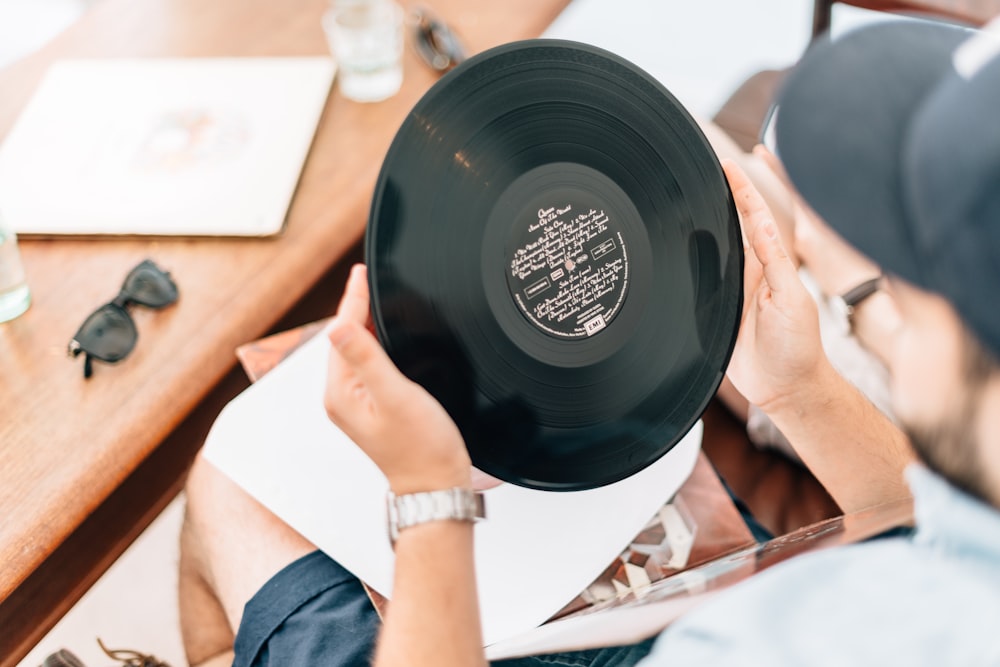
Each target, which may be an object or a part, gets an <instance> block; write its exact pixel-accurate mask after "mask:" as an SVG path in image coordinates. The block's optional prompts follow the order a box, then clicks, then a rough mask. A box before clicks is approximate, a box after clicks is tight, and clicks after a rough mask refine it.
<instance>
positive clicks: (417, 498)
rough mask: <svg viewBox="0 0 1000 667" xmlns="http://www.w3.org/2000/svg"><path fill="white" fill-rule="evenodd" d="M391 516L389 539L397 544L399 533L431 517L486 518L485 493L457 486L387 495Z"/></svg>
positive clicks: (471, 520)
mask: <svg viewBox="0 0 1000 667" xmlns="http://www.w3.org/2000/svg"><path fill="white" fill-rule="evenodd" d="M386 509H387V510H388V511H387V515H388V520H389V542H390V543H392V545H393V546H396V540H397V539H399V533H400V532H402V531H403V530H404V529H406V528H409V527H411V526H416V525H419V524H421V523H427V522H429V521H448V520H451V521H470V522H474V521H478V520H480V519H485V518H486V503H485V502H484V500H483V494H481V493H478V492H476V491H473V490H472V489H463V488H454V489H445V490H443V491H426V492H423V493H407V494H405V495H402V496H397V495H396V494H394V493H393V492H392V491H390V492H389V493H388V494H387V495H386Z"/></svg>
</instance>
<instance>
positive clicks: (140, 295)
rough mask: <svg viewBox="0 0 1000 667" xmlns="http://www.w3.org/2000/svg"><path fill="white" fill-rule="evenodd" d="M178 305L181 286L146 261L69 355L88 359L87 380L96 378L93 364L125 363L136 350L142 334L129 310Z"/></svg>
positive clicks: (79, 335) (88, 324) (83, 328)
mask: <svg viewBox="0 0 1000 667" xmlns="http://www.w3.org/2000/svg"><path fill="white" fill-rule="evenodd" d="M175 301H177V285H176V284H175V283H174V281H173V279H172V278H171V277H170V274H169V273H168V272H166V271H164V270H163V269H161V268H160V267H158V266H157V265H156V264H154V263H153V262H152V260H149V259H144V260H143V261H141V262H139V264H138V265H137V266H136V267H135V268H134V269H132V270H131V271H129V272H128V275H127V276H125V282H123V283H122V288H121V291H120V292H118V296H116V297H115V298H114V299H113V300H112V301H111V302H110V303H106V304H104V305H103V306H101V307H100V308H98V309H97V310H95V311H94V312H93V313H92V314H91V315H90V316H89V317H88V318H87V319H86V320H84V322H83V324H82V325H80V328H79V330H77V332H76V335H74V336H73V340H71V341H70V342H69V354H70V356H72V357H77V356H79V355H80V354H81V353H82V354H84V355H85V360H84V362H83V377H85V378H89V377H90V376H91V375H93V374H94V368H93V360H94V359H99V360H101V361H106V362H108V363H112V364H113V363H115V362H118V361H121V360H122V359H124V358H125V357H127V356H128V355H129V353H130V352H131V351H132V350H133V349H134V348H135V342H136V340H137V339H138V338H139V332H138V331H137V330H136V328H135V321H134V320H133V319H132V316H131V315H129V312H128V310H127V308H128V307H129V306H130V305H132V304H137V305H140V306H146V307H147V308H156V309H160V308H166V307H167V306H169V305H170V304H172V303H174V302H175Z"/></svg>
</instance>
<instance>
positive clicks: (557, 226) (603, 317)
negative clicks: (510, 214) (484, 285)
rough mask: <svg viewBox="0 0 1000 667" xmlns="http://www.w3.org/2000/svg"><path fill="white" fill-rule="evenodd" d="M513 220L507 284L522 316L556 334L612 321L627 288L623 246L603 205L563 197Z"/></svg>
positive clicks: (582, 332) (573, 334) (581, 333)
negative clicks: (532, 214)
mask: <svg viewBox="0 0 1000 667" xmlns="http://www.w3.org/2000/svg"><path fill="white" fill-rule="evenodd" d="M516 225H517V226H518V227H517V228H516V229H514V230H513V235H512V238H513V241H514V243H513V246H514V247H513V252H512V253H511V255H512V256H511V258H510V264H509V267H508V268H509V271H508V274H507V285H508V287H509V288H510V292H511V296H512V297H513V298H514V301H515V302H516V303H517V306H518V308H519V309H520V310H521V312H522V313H523V314H524V315H525V317H527V318H528V320H529V321H530V322H531V323H532V324H534V325H535V326H536V327H538V328H539V329H540V330H542V331H544V332H545V333H547V334H550V335H552V336H556V337H559V338H580V337H587V336H593V335H594V334H597V333H599V332H600V331H602V330H603V329H604V328H605V327H607V326H608V325H609V324H611V321H612V320H613V319H614V318H615V316H616V315H617V314H618V313H619V311H620V310H621V306H622V303H623V302H624V301H625V294H626V292H627V291H628V252H627V250H626V248H625V241H624V239H623V238H622V234H621V232H620V231H619V230H618V229H616V226H615V224H614V222H613V221H612V220H611V218H610V216H609V215H608V214H607V213H606V212H605V211H604V209H600V208H590V207H585V206H575V205H574V204H572V203H565V204H563V205H562V206H553V207H548V208H541V209H539V210H538V212H537V218H532V219H530V220H528V221H527V223H525V222H524V221H522V220H518V221H517V223H516Z"/></svg>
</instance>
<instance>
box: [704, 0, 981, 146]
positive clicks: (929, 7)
mask: <svg viewBox="0 0 1000 667" xmlns="http://www.w3.org/2000/svg"><path fill="white" fill-rule="evenodd" d="M838 1H840V2H842V3H843V4H846V5H851V6H854V7H860V8H862V9H868V10H873V11H883V12H891V13H896V14H905V15H908V16H920V17H925V18H936V19H941V20H946V21H955V22H959V23H965V24H968V25H972V26H982V25H984V24H985V23H986V22H988V21H989V20H990V19H991V18H993V17H994V16H997V15H1000V0H914V1H905V0H904V1H897V0H814V5H813V24H812V38H813V39H815V38H816V37H818V36H819V35H821V34H823V33H824V32H826V31H827V30H829V29H830V24H831V18H832V15H833V5H834V4H835V3H836V2H838ZM785 72H786V70H784V69H781V70H763V71H761V72H757V73H756V74H754V75H753V76H751V77H750V78H749V79H747V80H746V81H745V82H743V84H742V85H740V86H739V87H738V88H737V89H736V90H735V91H734V92H733V94H732V95H731V96H730V97H729V99H728V100H727V101H726V103H725V104H723V105H722V107H721V108H720V109H719V112H718V113H717V114H716V115H715V118H713V120H714V121H715V123H716V124H717V125H719V127H721V128H722V129H724V130H725V131H726V132H727V133H728V134H729V135H730V136H731V137H732V138H733V140H734V141H736V143H737V144H739V146H740V147H741V148H742V149H743V150H746V151H749V150H750V149H751V148H753V146H754V144H756V143H757V141H758V136H759V134H760V129H761V125H762V124H763V122H764V118H765V117H766V115H767V110H768V108H769V107H770V106H771V100H772V99H774V96H775V94H776V93H777V91H778V87H779V86H780V85H781V81H782V79H783V78H784V75H785Z"/></svg>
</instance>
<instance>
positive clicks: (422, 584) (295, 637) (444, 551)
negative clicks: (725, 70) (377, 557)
mask: <svg viewBox="0 0 1000 667" xmlns="http://www.w3.org/2000/svg"><path fill="white" fill-rule="evenodd" d="M966 37H967V36H966V34H965V33H964V32H963V31H961V30H958V29H955V28H950V27H945V26H940V25H924V24H889V25H880V26H875V27H872V28H867V29H865V30H861V31H858V32H855V33H852V34H851V35H848V36H846V37H844V38H842V39H841V40H840V41H838V42H836V43H833V44H823V45H819V46H817V47H815V48H813V49H811V50H810V52H809V53H808V54H807V55H806V56H805V57H804V58H803V62H802V63H801V65H800V66H799V67H798V68H797V70H796V71H795V72H794V73H793V74H792V75H791V77H790V79H789V81H788V83H787V85H786V88H785V89H784V91H783V93H782V94H781V96H780V100H779V102H780V105H781V106H780V112H779V118H778V126H777V138H778V144H777V146H778V151H779V154H780V157H781V158H782V160H783V162H784V164H785V166H786V168H787V170H788V173H789V175H790V177H791V179H792V180H793V182H794V183H795V185H796V187H797V188H798V189H799V190H800V191H801V192H802V194H803V195H804V197H805V199H806V200H807V201H808V202H809V203H810V204H812V206H813V207H814V208H815V209H816V211H817V212H818V213H819V215H821V216H822V217H823V218H825V219H826V220H827V221H828V222H829V223H830V224H831V225H832V226H833V227H834V228H835V229H837V230H839V231H840V232H841V233H842V234H843V235H844V236H845V237H846V238H847V240H848V241H850V242H851V243H852V244H853V245H855V246H857V247H858V248H859V249H860V250H862V251H863V252H865V253H866V254H868V255H869V256H871V257H872V259H873V260H874V261H875V262H876V263H878V264H879V265H880V266H881V267H882V269H883V270H884V271H885V272H886V274H887V275H888V276H889V278H888V280H887V284H886V286H885V287H884V289H886V290H889V291H890V292H891V293H892V295H893V297H894V299H895V301H896V304H897V306H898V310H899V315H900V320H901V325H900V328H899V330H898V331H897V333H896V339H895V343H894V345H893V346H892V350H893V352H892V356H891V358H890V359H889V367H890V371H891V374H892V378H893V379H892V393H893V408H894V410H895V412H896V415H897V416H898V418H899V419H900V420H901V422H902V423H903V424H904V425H905V426H906V427H907V428H908V430H909V431H910V435H911V439H912V441H913V444H914V446H915V448H916V449H917V451H918V452H919V455H920V458H921V460H922V461H923V464H914V465H911V466H910V467H909V468H908V469H907V479H908V481H909V485H910V488H911V489H912V491H913V495H914V498H915V505H916V515H917V520H918V529H917V531H916V533H915V535H914V536H913V537H908V538H886V539H881V540H876V541H872V542H868V543H865V544H859V545H853V546H850V547H843V548H838V549H831V550H828V551H823V552H819V553H816V554H811V555H807V556H803V557H800V558H798V559H794V560H792V561H789V562H786V563H783V564H780V565H778V566H775V567H774V568H772V569H770V570H768V571H766V572H764V573H762V574H760V575H758V576H756V577H754V578H752V579H751V580H749V581H747V582H745V583H743V584H740V585H738V586H736V587H734V588H733V589H731V590H730V591H727V592H726V593H723V594H721V595H719V596H717V597H716V598H715V599H713V600H711V601H709V602H707V603H705V604H704V605H703V606H701V607H699V608H698V609H696V610H694V611H693V612H691V613H690V614H688V615H687V616H686V617H685V618H683V619H681V620H680V621H678V622H677V623H675V624H674V625H673V626H671V627H670V628H668V629H667V630H666V631H665V632H664V633H663V634H662V635H661V636H660V637H659V638H658V639H657V640H656V643H655V645H653V648H652V652H651V653H650V654H649V656H648V657H646V658H645V659H644V660H643V661H642V664H643V665H647V666H649V667H653V666H656V665H671V666H674V665H679V664H712V663H738V664H769V665H770V664H815V663H824V664H838V665H840V664H850V665H853V664H862V663H864V664H880V665H881V664H898V663H905V664H935V665H940V664H963V665H964V664H1000V638H998V636H997V633H996V632H995V628H996V624H997V619H1000V364H998V362H997V357H998V356H1000V308H998V307H997V304H996V298H995V297H994V292H995V289H996V287H997V286H1000V259H998V257H1000V188H998V187H996V183H995V181H996V178H997V175H998V174H1000V121H997V115H996V109H997V108H998V107H1000V56H998V55H997V54H998V52H1000V47H998V46H997V44H996V42H995V41H991V40H990V39H989V38H988V37H986V38H983V37H980V38H975V39H973V40H971V41H969V42H968V43H965V42H966ZM953 63H954V64H953ZM726 171H727V175H728V177H729V180H730V184H731V186H732V189H733V193H734V197H735V199H736V202H737V206H738V208H739V211H740V215H741V218H742V224H743V227H744V231H745V236H746V238H747V241H748V248H747V271H746V285H745V289H746V290H747V293H746V297H747V299H746V301H747V303H746V312H745V315H744V321H743V324H742V327H741V330H740V337H739V340H738V342H737V348H736V351H735V353H734V358H733V362H732V364H731V367H730V370H729V376H730V379H731V380H732V381H733V384H734V385H735V386H736V388H737V389H738V390H739V391H740V392H741V393H742V394H743V395H744V396H746V397H747V398H748V399H749V400H750V401H751V402H753V403H755V404H757V405H759V406H760V407H761V408H762V409H763V410H764V411H765V412H766V413H767V414H768V415H769V416H770V417H771V418H772V419H773V420H774V422H775V424H776V425H778V426H779V427H780V428H781V430H782V431H783V432H784V433H785V434H786V436H788V439H789V440H790V441H791V442H792V443H794V444H795V446H796V449H797V452H798V453H799V454H800V456H801V457H802V459H803V461H805V462H806V464H807V465H809V466H810V468H811V469H812V470H813V471H814V472H815V474H816V475H817V477H819V478H820V479H821V480H822V481H823V482H824V484H826V485H827V487H828V488H830V490H831V492H833V493H834V495H835V497H837V499H838V501H839V502H840V503H841V505H842V506H844V507H845V509H854V508H861V507H865V506H868V505H871V504H874V503H877V502H880V501H882V500H885V499H888V498H893V497H898V496H899V495H901V494H905V490H904V489H903V488H902V476H901V472H900V471H901V470H902V467H903V465H904V464H905V463H906V461H907V460H908V458H909V453H908V452H909V449H908V446H907V443H906V442H905V441H903V440H902V439H901V438H899V437H897V436H896V435H895V432H894V431H893V430H892V428H891V426H889V425H888V424H887V422H886V421H885V420H884V419H883V418H881V417H880V415H879V413H878V412H877V411H875V410H874V408H872V406H871V405H870V404H868V403H867V402H865V401H864V399H863V398H862V397H860V394H858V393H857V392H856V391H855V390H853V389H852V388H851V387H850V386H849V385H847V384H846V383H845V382H844V381H843V380H842V378H840V377H839V376H838V375H837V374H836V373H835V372H833V371H832V369H831V367H830V364H829V362H828V361H827V360H826V358H825V355H824V354H823V350H822V346H821V344H820V343H819V337H818V333H817V330H816V329H817V322H816V313H815V306H814V303H813V302H812V300H811V299H810V298H809V296H808V294H807V293H806V291H805V289H804V288H803V286H802V284H801V283H800V282H799V279H798V275H797V273H796V271H795V267H794V266H793V264H792V262H791V261H790V260H789V258H788V256H787V254H786V253H785V251H784V248H783V246H782V243H781V241H780V239H779V235H778V233H777V228H776V225H775V224H774V221H773V220H772V217H771V215H770V213H769V211H768V209H767V207H766V205H765V204H764V203H763V200H762V199H761V198H760V196H759V195H758V194H757V192H756V191H755V190H754V188H753V186H752V185H751V184H750V182H749V181H748V180H747V179H746V178H745V176H743V174H742V172H741V171H740V170H739V169H738V168H736V167H734V166H733V165H731V164H730V165H727V166H726ZM367 315H368V294H367V287H366V284H365V280H364V273H363V270H359V269H356V270H355V271H354V272H353V273H352V277H351V280H350V282H349V284H348V288H347V291H346V293H345V296H344V299H343V301H342V303H341V306H340V309H339V311H338V316H337V318H336V320H335V323H334V324H333V326H332V327H331V329H330V332H329V337H330V340H331V343H332V350H331V359H330V369H329V382H328V388H327V396H326V404H327V409H328V412H329V413H330V416H331V418H332V419H333V420H334V421H335V422H336V423H337V424H338V425H339V426H340V427H341V428H342V429H343V430H344V431H345V432H346V433H347V434H348V435H349V436H350V437H351V438H352V439H353V440H354V441H355V442H356V443H358V445H359V446H360V447H361V448H362V449H363V450H364V451H365V452H366V453H367V454H368V455H369V456H370V457H371V458H372V460H373V461H374V462H375V463H376V464H377V465H378V466H379V467H380V468H381V470H382V471H383V472H384V473H385V475H386V477H387V478H388V480H389V483H390V486H391V488H392V490H393V491H394V492H395V493H396V494H397V495H407V494H410V493H415V492H428V491H439V490H445V489H452V488H459V489H468V488H470V485H471V473H470V464H469V459H468V456H467V454H466V451H465V448H464V446H463V443H462V440H461V437H460V436H459V434H458V431H457V430H456V428H455V426H454V424H452V422H451V420H450V419H449V418H448V416H447V414H446V413H445V412H444V411H443V410H442V409H441V407H440V406H439V405H438V404H437V403H436V402H435V401H434V400H433V399H432V398H431V397H430V396H429V395H428V394H426V392H424V391H423V390H422V389H421V388H420V387H418V386H416V385H414V384H413V383H411V382H410V381H408V380H407V379H406V378H404V377H403V376H401V375H400V374H399V373H398V371H396V369H395V368H394V367H393V366H392V364H391V362H390V361H389V359H388V358H387V357H386V356H385V354H384V352H383V351H382V350H381V348H380V347H379V346H378V344H377V342H376V341H375V339H374V338H373V337H372V336H371V335H370V334H369V333H368V332H367V331H366V329H365V328H364V323H365V321H366V319H367ZM188 502H189V507H188V515H187V521H186V524H185V528H184V534H183V536H182V547H183V550H182V562H181V612H182V622H183V626H184V627H183V629H184V637H185V643H186V646H187V650H188V656H189V659H190V660H191V662H192V663H193V664H199V663H203V664H216V663H217V664H224V662H225V663H228V661H229V660H230V659H232V654H231V653H228V652H227V651H228V649H229V647H230V646H231V645H232V642H233V632H232V630H231V629H230V628H238V633H237V635H236V638H235V654H236V656H235V657H236V661H235V664H237V665H251V664H252V665H267V664H275V665H278V664H280V665H312V664H317V665H319V664H324V665H326V664H345V665H352V664H367V661H368V659H369V653H370V651H371V650H372V646H373V643H374V640H375V635H376V631H377V626H378V621H377V620H376V619H375V615H374V613H373V612H372V611H371V610H370V607H368V606H367V605H368V602H367V600H366V599H365V597H364V595H363V593H362V592H361V591H360V589H359V587H358V583H357V581H356V580H355V579H353V577H351V576H350V575H349V574H347V573H346V572H344V571H343V570H342V569H341V568H339V566H338V565H337V564H336V563H333V561H330V560H329V559H327V558H325V557H324V556H322V555H320V554H315V553H311V552H312V551H313V547H312V545H311V544H309V543H308V542H307V541H306V540H304V539H303V538H302V537H301V536H298V535H297V534H295V533H294V532H293V531H291V530H290V529H289V528H288V527H287V526H284V524H282V523H281V522H280V521H279V520H278V519H277V518H275V517H273V515H270V513H268V512H267V511H266V510H264V509H263V508H261V507H260V506H259V505H257V504H256V503H254V502H253V501H252V500H251V499H249V498H248V497H246V496H245V494H242V492H241V491H240V490H239V489H237V488H236V487H235V486H234V485H232V484H231V483H230V482H228V480H226V479H225V478H224V477H222V476H221V475H220V474H219V473H218V472H217V471H215V470H214V469H213V468H211V466H210V465H208V464H206V463H205V462H204V461H199V462H197V463H196V465H195V468H194V469H193V470H192V473H191V477H190V480H189V484H188ZM472 543H473V527H472V524H471V523H469V522H466V521H461V520H452V521H429V522H425V523H421V524H419V525H415V526H412V527H409V528H406V529H404V530H402V532H401V533H400V535H399V539H398V541H397V543H396V558H397V560H396V581H395V586H394V597H393V600H392V603H391V605H390V609H389V613H388V615H387V618H386V622H385V625H384V627H383V628H381V630H379V631H378V642H377V648H375V649H374V650H375V658H374V659H375V663H376V664H378V665H436V666H437V665H477V664H484V662H485V661H484V658H483V652H482V648H481V635H480V631H479V620H478V609H477V601H476V591H475V581H474V578H473V559H472ZM244 604H246V606H245V608H244ZM650 645H651V643H650V642H646V643H644V644H640V645H637V646H633V647H625V648H621V649H607V650H605V651H591V652H583V653H580V654H576V655H573V656H570V657H569V658H567V659H565V660H560V659H558V658H553V659H548V658H546V659H545V660H544V661H542V662H544V664H573V665H579V664H595V665H596V664H601V665H618V664H634V663H635V662H636V661H638V660H639V659H640V658H641V656H642V655H644V654H645V653H647V652H648V651H649V650H650ZM710 661H711V662H710ZM542 662H538V663H532V662H530V661H529V662H526V663H524V664H542Z"/></svg>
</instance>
